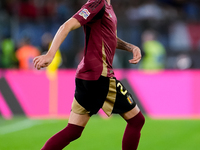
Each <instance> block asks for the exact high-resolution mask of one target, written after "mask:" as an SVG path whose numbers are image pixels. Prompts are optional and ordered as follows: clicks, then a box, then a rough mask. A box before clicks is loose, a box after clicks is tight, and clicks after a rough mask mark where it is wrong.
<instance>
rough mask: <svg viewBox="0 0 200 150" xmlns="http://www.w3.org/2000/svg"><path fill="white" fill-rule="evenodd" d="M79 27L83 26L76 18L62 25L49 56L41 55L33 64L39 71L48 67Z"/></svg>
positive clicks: (48, 53)
mask: <svg viewBox="0 0 200 150" xmlns="http://www.w3.org/2000/svg"><path fill="white" fill-rule="evenodd" d="M79 27H81V24H80V23H79V21H78V20H77V19H75V18H70V19H69V20H67V21H66V22H65V23H64V24H63V25H61V26H60V28H59V29H58V31H57V33H56V35H55V36H54V39H53V41H52V44H51V47H50V48H49V51H48V52H47V54H45V55H40V56H37V57H35V58H34V60H33V63H34V66H35V68H37V69H38V70H39V69H41V68H44V67H47V66H48V65H49V64H50V63H51V62H52V60H53V58H54V56H55V54H56V52H57V50H58V49H59V47H60V45H61V44H62V42H63V41H64V39H65V38H66V37H67V35H68V34H69V32H70V31H72V30H75V29H77V28H79Z"/></svg>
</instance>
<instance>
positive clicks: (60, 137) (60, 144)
mask: <svg viewBox="0 0 200 150" xmlns="http://www.w3.org/2000/svg"><path fill="white" fill-rule="evenodd" d="M83 129H84V127H81V126H77V125H74V124H68V125H67V127H66V128H64V129H63V130H61V131H60V132H58V133H56V134H55V135H54V136H52V137H51V138H50V139H49V140H48V141H47V142H46V143H45V145H44V146H43V148H42V149H41V150H62V149H63V148H64V147H65V146H67V145H68V144H69V143H70V142H71V141H74V140H76V139H77V138H79V137H80V136H81V133H82V131H83Z"/></svg>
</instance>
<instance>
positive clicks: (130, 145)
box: [121, 105, 145, 150]
mask: <svg viewBox="0 0 200 150" xmlns="http://www.w3.org/2000/svg"><path fill="white" fill-rule="evenodd" d="M121 116H122V117H123V118H124V119H125V120H126V122H127V126H126V129H125V132H124V136H123V140H122V150H136V149H137V147H138V144H139V140H140V131H141V129H142V127H143V125H144V121H145V118H144V116H143V115H142V113H141V112H140V109H139V108H138V106H137V105H136V106H135V107H134V108H133V109H132V110H130V111H128V112H126V113H123V114H121Z"/></svg>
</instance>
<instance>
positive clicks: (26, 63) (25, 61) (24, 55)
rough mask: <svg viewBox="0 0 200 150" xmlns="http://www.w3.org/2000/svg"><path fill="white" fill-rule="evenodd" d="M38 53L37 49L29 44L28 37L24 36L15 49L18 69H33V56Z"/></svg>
mask: <svg viewBox="0 0 200 150" xmlns="http://www.w3.org/2000/svg"><path fill="white" fill-rule="evenodd" d="M38 55H40V51H39V49H37V48H36V47H34V46H33V45H31V43H30V39H29V38H27V37H25V38H23V39H22V40H21V43H20V48H19V49H17V51H16V57H17V59H18V61H19V68H20V69H25V70H29V69H33V68H34V66H33V63H32V62H33V58H34V57H36V56H38Z"/></svg>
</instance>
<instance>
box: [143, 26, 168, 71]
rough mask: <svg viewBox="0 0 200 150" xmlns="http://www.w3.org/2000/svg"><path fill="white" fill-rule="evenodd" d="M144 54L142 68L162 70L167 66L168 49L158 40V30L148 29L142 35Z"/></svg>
mask: <svg viewBox="0 0 200 150" xmlns="http://www.w3.org/2000/svg"><path fill="white" fill-rule="evenodd" d="M142 41H143V46H142V47H143V52H144V56H143V59H142V61H141V64H140V68H141V69H144V70H160V69H164V68H165V57H166V51H165V48H164V46H163V45H162V44H161V43H160V42H159V41H158V40H156V32H155V31H153V30H147V31H145V32H144V33H143V35H142Z"/></svg>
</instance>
